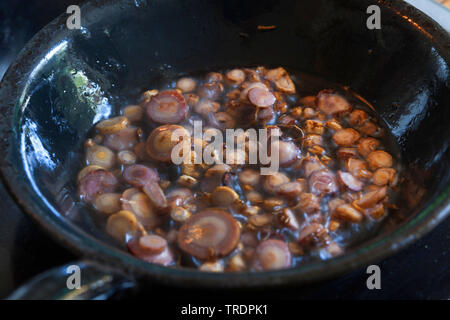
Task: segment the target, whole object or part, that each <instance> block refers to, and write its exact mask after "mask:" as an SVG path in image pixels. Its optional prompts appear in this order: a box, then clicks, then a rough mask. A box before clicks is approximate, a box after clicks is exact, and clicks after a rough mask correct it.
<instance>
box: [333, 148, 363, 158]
mask: <svg viewBox="0 0 450 320" xmlns="http://www.w3.org/2000/svg"><path fill="white" fill-rule="evenodd" d="M336 154H337V157H338V158H339V159H343V160H345V159H348V158H356V157H358V150H357V149H356V148H339V149H338V151H337V152H336Z"/></svg>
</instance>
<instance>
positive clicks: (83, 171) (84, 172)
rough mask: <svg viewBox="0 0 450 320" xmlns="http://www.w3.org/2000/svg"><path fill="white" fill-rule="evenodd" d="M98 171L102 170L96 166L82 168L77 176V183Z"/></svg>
mask: <svg viewBox="0 0 450 320" xmlns="http://www.w3.org/2000/svg"><path fill="white" fill-rule="evenodd" d="M99 169H103V167H100V166H97V165H90V166H87V167H84V168H83V169H81V170H80V172H79V173H78V175H77V181H78V182H80V180H81V179H83V178H84V177H85V176H86V175H87V174H88V173H89V172H92V171H96V170H99Z"/></svg>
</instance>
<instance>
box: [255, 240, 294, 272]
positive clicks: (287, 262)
mask: <svg viewBox="0 0 450 320" xmlns="http://www.w3.org/2000/svg"><path fill="white" fill-rule="evenodd" d="M291 260H292V256H291V252H290V251H289V247H288V246H287V244H286V243H285V242H284V241H281V240H277V239H268V240H265V241H262V242H261V243H260V244H259V245H258V247H257V248H256V251H255V256H254V261H253V268H254V269H255V270H258V271H262V270H277V269H285V268H289V267H290V266H291Z"/></svg>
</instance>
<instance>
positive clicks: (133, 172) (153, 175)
mask: <svg viewBox="0 0 450 320" xmlns="http://www.w3.org/2000/svg"><path fill="white" fill-rule="evenodd" d="M123 177H124V179H125V181H126V182H127V183H129V184H130V185H132V186H134V187H143V186H144V185H145V184H147V183H148V182H150V181H156V182H157V181H159V176H158V173H157V172H156V171H155V170H154V169H151V168H149V167H147V166H144V165H142V164H134V165H131V166H129V167H127V168H126V169H125V171H124V172H123Z"/></svg>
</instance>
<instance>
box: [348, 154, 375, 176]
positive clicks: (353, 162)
mask: <svg viewBox="0 0 450 320" xmlns="http://www.w3.org/2000/svg"><path fill="white" fill-rule="evenodd" d="M345 167H346V169H347V171H348V172H350V173H351V174H352V175H353V176H354V177H356V178H358V179H363V180H367V179H370V177H371V176H372V173H371V172H370V171H368V170H367V169H366V168H367V164H366V162H365V161H364V160H360V159H355V158H348V159H347V161H346V162H345Z"/></svg>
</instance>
